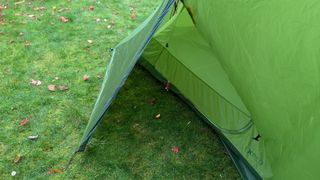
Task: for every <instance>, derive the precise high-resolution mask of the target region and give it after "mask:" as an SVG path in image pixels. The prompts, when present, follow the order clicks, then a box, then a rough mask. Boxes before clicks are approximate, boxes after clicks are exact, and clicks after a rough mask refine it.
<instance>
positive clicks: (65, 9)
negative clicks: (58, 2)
mask: <svg viewBox="0 0 320 180" xmlns="http://www.w3.org/2000/svg"><path fill="white" fill-rule="evenodd" d="M69 10H70V8H61V9H59V10H58V12H64V11H69Z"/></svg>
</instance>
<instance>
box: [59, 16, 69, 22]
mask: <svg viewBox="0 0 320 180" xmlns="http://www.w3.org/2000/svg"><path fill="white" fill-rule="evenodd" d="M59 19H60V21H61V22H64V23H67V22H68V21H69V19H68V18H66V17H64V16H60V18H59Z"/></svg>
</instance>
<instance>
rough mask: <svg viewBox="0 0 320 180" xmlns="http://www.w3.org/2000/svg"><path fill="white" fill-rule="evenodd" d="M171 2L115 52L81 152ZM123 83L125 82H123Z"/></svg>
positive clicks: (162, 7) (83, 138) (164, 4)
mask: <svg viewBox="0 0 320 180" xmlns="http://www.w3.org/2000/svg"><path fill="white" fill-rule="evenodd" d="M168 2H169V0H164V1H163V2H162V4H161V5H160V6H159V7H158V8H157V9H156V10H155V11H154V12H153V13H152V14H151V15H150V16H149V17H148V18H147V19H146V20H145V21H144V22H143V23H142V24H141V25H140V26H139V27H138V28H137V29H136V30H135V31H134V32H133V33H132V34H131V35H130V36H128V37H127V38H125V39H124V40H123V41H122V42H121V43H119V44H118V45H117V46H116V47H115V48H114V50H113V54H112V59H111V61H110V63H109V65H108V69H107V71H106V75H105V77H104V81H103V83H102V87H101V90H100V93H99V97H98V99H97V101H96V104H95V106H94V109H93V111H92V114H91V117H90V120H89V122H88V125H87V127H86V130H85V132H84V135H83V137H82V139H81V141H80V147H79V151H82V150H84V147H83V146H84V145H85V144H86V143H87V141H88V138H90V137H91V135H92V133H93V132H94V130H95V129H96V127H97V123H98V122H99V120H101V118H102V116H103V114H104V113H105V111H106V109H107V107H108V106H109V105H110V102H111V100H112V98H113V97H114V96H115V95H116V93H117V89H118V88H120V86H122V84H121V82H122V81H123V79H124V78H125V77H126V76H127V75H128V73H129V72H130V66H131V64H132V62H133V61H134V58H135V57H136V56H137V54H138V53H139V51H140V50H141V49H142V47H143V45H144V43H145V42H146V41H147V38H148V37H147V36H148V35H149V34H150V33H151V32H152V30H153V27H154V26H155V24H156V23H157V20H158V19H159V17H160V15H161V13H162V12H163V10H164V9H165V6H166V5H167V3H168ZM122 83H123V82H122Z"/></svg>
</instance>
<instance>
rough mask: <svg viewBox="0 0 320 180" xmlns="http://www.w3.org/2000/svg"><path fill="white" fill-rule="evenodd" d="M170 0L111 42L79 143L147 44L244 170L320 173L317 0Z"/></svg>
mask: <svg viewBox="0 0 320 180" xmlns="http://www.w3.org/2000/svg"><path fill="white" fill-rule="evenodd" d="M173 3H174V0H164V1H163V3H162V4H161V5H160V6H159V7H158V8H157V9H156V10H155V11H154V12H153V13H152V14H151V16H150V17H149V18H148V19H147V20H146V21H145V22H144V23H143V24H142V25H141V26H140V27H139V28H138V29H136V30H135V31H134V33H133V34H132V35H131V36H129V37H128V38H126V39H125V40H124V41H123V42H122V43H120V44H119V45H118V46H117V47H116V48H115V49H114V50H113V57H112V60H111V62H110V63H109V65H108V69H107V72H106V76H105V79H104V82H103V84H102V88H101V91H100V95H99V97H98V99H97V102H96V104H95V107H94V110H93V112H92V115H91V118H90V121H89V123H88V126H87V128H86V131H85V133H84V136H83V138H82V140H81V142H80V146H79V148H78V151H83V150H84V146H85V144H86V143H87V142H88V140H89V138H90V137H91V136H92V133H93V132H94V130H95V129H96V127H97V125H98V123H99V122H100V121H101V119H102V117H103V115H104V113H105V112H106V110H107V108H108V107H109V105H110V103H111V101H112V99H113V98H114V97H115V95H116V93H117V92H118V90H119V88H120V87H121V85H122V84H123V83H124V81H125V79H126V78H127V76H128V74H129V72H130V71H131V69H132V68H133V66H134V64H135V63H136V61H137V60H138V58H139V57H140V55H141V54H142V53H143V58H142V61H141V63H142V64H144V65H145V66H146V67H147V68H148V69H150V70H151V71H154V72H156V73H157V74H159V75H160V76H161V77H162V78H164V79H166V80H168V81H170V83H172V84H173V85H174V87H176V88H177V90H178V91H179V93H181V95H182V96H183V97H184V98H185V99H187V101H188V102H190V103H191V104H192V106H193V107H194V108H195V110H196V111H198V112H199V113H200V115H201V116H203V117H204V119H206V120H208V122H209V123H210V124H211V125H212V126H213V127H214V128H215V129H216V130H217V132H218V133H219V135H220V137H221V139H222V141H223V143H224V145H225V146H226V148H227V150H228V151H229V152H230V154H231V156H232V158H233V160H234V161H235V164H236V165H237V167H238V169H239V171H240V172H241V173H242V175H243V177H244V178H247V179H250V178H253V179H254V178H259V177H257V176H255V173H257V174H258V176H260V177H261V178H263V179H276V180H277V179H318V178H319V177H320V171H318V167H319V165H320V163H319V157H320V151H319V148H320V142H319V141H318V140H317V139H319V138H320V131H318V128H319V127H320V121H319V119H320V111H319V109H320V103H319V102H320V101H319V97H320V81H319V74H320V63H319V62H320V61H319V60H318V59H319V56H320V54H319V52H320V51H319V47H320V41H319V37H320V35H319V32H320V31H319V29H320V26H319V25H318V24H319V23H318V19H319V18H320V11H319V9H320V4H319V3H318V1H316V0H296V1H294V2H292V1H289V0H282V1H279V0H278V1H276V0H268V1H264V0H255V1H247V0H230V1H225V0H210V1H209V0H207V1H200V0H184V1H183V3H184V7H185V9H184V8H181V11H178V13H176V15H175V16H173V17H171V16H170V15H169V14H168V12H171V10H172V9H171V7H172V4H173ZM180 7H181V6H180ZM163 20H164V22H165V23H162V24H161V22H162V21H163ZM159 27H160V29H159V30H158V31H157V32H156V33H155V31H156V30H157V29H158V28H159ZM149 42H150V43H149ZM148 43H149V45H148ZM147 45H148V47H147V48H146V46H147ZM145 48H146V49H145Z"/></svg>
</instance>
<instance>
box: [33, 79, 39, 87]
mask: <svg viewBox="0 0 320 180" xmlns="http://www.w3.org/2000/svg"><path fill="white" fill-rule="evenodd" d="M30 83H31V84H32V85H34V86H40V85H41V81H39V80H34V79H31V82H30Z"/></svg>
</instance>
